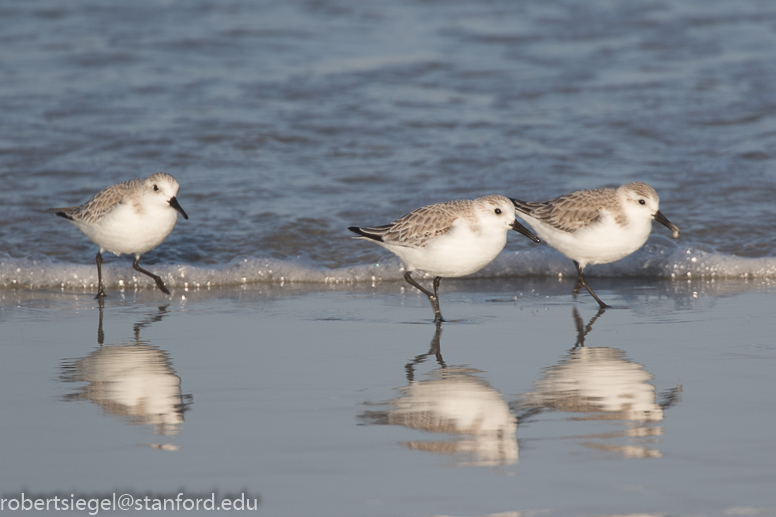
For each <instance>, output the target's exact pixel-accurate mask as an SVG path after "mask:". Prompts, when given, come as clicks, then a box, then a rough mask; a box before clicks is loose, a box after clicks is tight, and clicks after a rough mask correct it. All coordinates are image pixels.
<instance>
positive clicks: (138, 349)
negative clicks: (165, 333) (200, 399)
mask: <svg viewBox="0 0 776 517" xmlns="http://www.w3.org/2000/svg"><path fill="white" fill-rule="evenodd" d="M166 309H167V307H166V306H164V307H159V308H158V311H157V312H156V313H154V314H151V315H150V316H148V317H147V318H146V319H144V320H141V321H139V322H138V323H135V325H134V326H133V329H134V335H135V339H134V342H131V343H116V344H109V345H105V344H104V339H105V333H104V332H103V326H102V323H103V305H102V301H100V317H99V323H98V327H97V342H98V343H99V345H100V346H99V348H97V349H96V350H94V351H93V352H92V353H90V354H89V355H88V356H86V357H83V358H80V359H70V360H65V361H63V362H62V376H61V379H62V380H63V381H64V382H86V383H88V384H87V385H86V386H83V387H81V388H78V389H77V390H76V391H75V392H73V393H71V394H69V395H66V396H65V400H69V401H76V400H89V401H91V402H94V403H95V404H98V405H99V406H100V407H102V408H103V410H104V411H105V412H106V413H108V414H110V415H116V416H119V417H122V418H123V419H124V420H125V421H126V422H127V423H128V424H131V425H149V426H152V427H153V431H154V433H155V434H158V435H162V436H174V435H177V434H178V433H179V432H180V429H181V425H182V424H183V413H184V412H185V411H186V410H187V409H188V408H189V406H190V404H191V395H182V394H181V387H180V384H181V380H180V377H178V376H177V375H176V374H175V371H174V370H173V368H172V362H171V360H170V357H169V355H168V354H167V352H165V351H163V350H160V349H159V348H157V347H155V346H153V345H152V344H150V343H149V342H147V341H145V340H143V339H141V338H140V331H141V330H142V329H143V328H145V327H147V326H148V325H151V324H153V323H155V322H158V321H161V320H162V318H163V317H164V316H165V314H166ZM149 446H151V447H155V448H158V449H161V450H171V449H173V450H174V449H177V446H175V445H171V444H149Z"/></svg>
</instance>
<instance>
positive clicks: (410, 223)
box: [348, 195, 540, 323]
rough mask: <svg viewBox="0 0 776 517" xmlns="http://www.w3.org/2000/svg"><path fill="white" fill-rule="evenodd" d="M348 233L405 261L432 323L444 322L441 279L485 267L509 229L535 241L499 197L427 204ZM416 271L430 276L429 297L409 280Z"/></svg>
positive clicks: (406, 275)
mask: <svg viewBox="0 0 776 517" xmlns="http://www.w3.org/2000/svg"><path fill="white" fill-rule="evenodd" d="M348 229H349V230H350V231H352V232H355V233H357V234H358V235H360V237H356V238H357V239H363V240H368V241H372V242H376V243H377V244H379V245H380V246H382V247H384V248H386V249H387V250H389V251H391V252H392V253H394V254H396V255H397V256H398V257H399V258H400V259H401V260H402V262H404V266H405V269H406V272H405V273H404V279H405V280H406V281H407V282H409V283H410V285H412V286H414V287H416V288H418V289H419V290H420V291H421V292H422V293H423V294H425V295H426V296H428V299H429V301H430V302H431V307H432V308H433V309H434V322H435V323H440V322H442V321H444V319H443V318H442V314H441V312H440V310H439V282H440V281H441V279H442V277H446V278H448V277H450V278H455V277H460V276H465V275H469V274H471V273H474V272H476V271H479V270H480V269H482V268H483V267H485V266H486V265H488V264H489V263H490V262H491V261H492V260H493V259H494V258H496V255H498V254H499V253H500V252H501V250H503V249H504V245H505V244H506V242H507V232H508V231H509V230H510V229H512V230H516V231H518V232H520V233H522V234H523V235H525V236H527V237H529V238H530V239H532V240H534V241H536V242H540V241H539V239H538V238H537V237H536V236H535V235H534V234H533V233H531V232H530V231H529V230H528V229H527V228H526V227H525V226H523V225H521V224H520V223H519V222H517V220H516V219H515V209H514V205H513V204H512V201H511V200H510V199H509V198H507V197H504V196H498V195H490V196H484V197H481V198H477V199H475V200H469V199H460V200H457V201H448V202H446V203H437V204H435V205H428V206H424V207H422V208H418V209H417V210H414V211H412V212H410V213H409V214H407V215H405V216H403V217H401V218H399V219H397V220H395V221H393V222H392V223H389V224H386V225H384V226H375V227H363V228H360V227H357V226H351V227H349V228H348ZM416 270H421V271H425V272H427V273H430V274H432V275H434V283H433V285H434V292H433V293H432V292H431V291H429V290H427V289H425V288H423V287H421V286H420V284H418V283H417V282H416V281H415V279H413V278H412V275H411V273H412V272H413V271H416Z"/></svg>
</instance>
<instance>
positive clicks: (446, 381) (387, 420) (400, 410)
mask: <svg viewBox="0 0 776 517" xmlns="http://www.w3.org/2000/svg"><path fill="white" fill-rule="evenodd" d="M441 335H442V327H441V326H440V325H437V328H436V332H435V333H434V338H433V339H432V340H431V347H430V350H429V351H428V352H427V353H425V354H420V355H418V356H417V357H415V358H414V359H413V360H412V361H410V362H409V363H407V364H406V365H405V370H406V375H407V382H408V385H407V386H404V387H401V388H398V390H399V391H400V392H401V396H400V397H398V398H396V399H393V400H391V401H389V402H387V403H386V405H388V406H391V408H390V409H388V410H385V411H366V412H364V413H363V414H362V415H360V418H361V419H362V420H363V421H365V422H366V424H368V425H369V424H371V425H401V426H404V427H407V428H409V429H416V430H420V431H427V432H431V433H446V434H448V435H450V439H447V440H434V441H420V440H417V441H410V442H401V443H402V445H404V446H405V447H407V448H409V449H415V450H422V451H429V452H435V453H438V454H445V455H450V456H454V457H455V458H456V463H457V464H458V465H462V466H496V465H510V464H513V463H516V462H517V458H518V445H517V436H516V433H517V418H516V417H515V416H514V415H513V414H512V413H511V412H510V411H509V406H508V405H507V403H506V401H505V400H504V397H503V396H502V395H501V394H500V393H499V392H498V391H496V390H495V389H493V387H491V386H490V385H489V384H488V383H487V382H486V381H485V380H483V379H482V378H481V377H480V376H479V375H478V374H480V373H482V372H481V371H479V370H475V369H473V368H466V367H451V366H447V365H446V364H445V362H444V360H443V359H442V353H441V350H440V338H441ZM432 355H433V356H434V357H435V359H436V362H437V364H438V365H439V366H438V368H436V369H434V370H432V371H431V372H429V373H428V374H427V377H428V378H427V379H426V380H415V368H416V367H417V366H418V365H420V364H421V363H422V362H424V361H425V360H426V359H427V358H428V357H429V356H432Z"/></svg>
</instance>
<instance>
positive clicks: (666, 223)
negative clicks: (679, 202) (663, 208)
mask: <svg viewBox="0 0 776 517" xmlns="http://www.w3.org/2000/svg"><path fill="white" fill-rule="evenodd" d="M655 221H657V222H659V223H660V224H662V225H663V226H665V227H666V228H668V229H669V230H671V233H673V237H674V239H678V238H679V227H678V226H676V225H675V224H674V223H672V222H671V221H669V220H668V218H666V216H664V215H663V214H662V213H661V212H660V210H658V211H657V212H655Z"/></svg>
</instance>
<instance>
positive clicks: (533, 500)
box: [0, 280, 776, 517]
mask: <svg viewBox="0 0 776 517" xmlns="http://www.w3.org/2000/svg"><path fill="white" fill-rule="evenodd" d="M520 283H521V282H513V283H510V282H506V283H504V282H493V283H488V282H485V283H484V284H482V283H480V282H476V281H470V282H458V283H456V284H455V285H454V286H453V287H452V288H451V289H450V290H448V291H447V292H446V293H445V296H443V299H442V303H443V305H442V307H443V310H444V311H445V313H446V316H447V317H448V318H450V319H451V320H452V321H451V322H450V323H447V324H445V325H444V327H443V329H442V330H441V332H435V330H434V329H435V327H434V325H432V324H430V319H431V316H432V314H431V310H430V308H429V307H428V302H427V300H426V299H425V297H423V296H422V295H417V294H416V293H414V292H411V291H407V292H405V293H401V292H399V290H398V289H387V290H386V289H377V290H372V289H367V288H364V289H361V290H359V289H355V290H353V291H349V292H345V291H343V290H341V289H339V290H325V289H324V290H303V289H299V290H294V289H289V288H279V287H277V286H270V287H262V288H255V289H250V288H247V289H244V290H220V291H219V292H211V293H205V292H198V293H197V292H194V293H191V294H190V295H189V296H188V297H187V298H185V299H182V298H177V297H176V298H174V299H168V298H167V297H164V296H162V295H160V294H158V293H156V292H153V291H147V292H142V293H139V294H134V295H133V294H129V295H127V296H125V297H121V298H119V297H113V298H109V299H106V303H105V307H104V309H103V310H102V311H100V310H99V308H98V306H97V304H96V302H95V301H94V300H93V299H92V298H91V295H89V294H70V293H49V292H46V291H41V290H38V291H5V292H3V294H2V296H3V298H2V304H0V321H1V322H2V323H0V324H1V325H2V329H3V347H2V354H3V361H2V363H0V393H1V394H2V396H1V397H2V401H1V402H0V404H1V405H2V408H3V415H4V417H3V419H2V420H0V433H2V436H3V440H1V441H0V458H1V459H2V463H3V469H2V472H0V483H1V484H2V486H3V493H2V496H3V497H5V498H13V497H16V498H18V497H19V495H18V494H19V493H20V492H21V491H23V490H25V491H26V492H27V493H28V494H31V495H33V496H39V497H40V496H46V495H49V496H50V495H51V494H53V493H65V494H67V495H68V496H69V494H71V493H76V494H87V495H90V496H93V497H97V496H100V497H106V496H107V497H110V494H112V493H113V491H119V493H129V494H133V495H135V496H138V495H144V494H151V496H152V497H175V495H176V494H177V493H179V492H180V491H183V492H184V493H186V494H187V495H191V494H209V493H211V492H212V491H213V490H216V491H218V492H219V494H220V495H224V494H225V493H237V494H239V493H241V492H242V491H245V492H247V493H249V494H251V495H252V496H254V497H259V498H260V505H259V511H260V512H261V514H262V515H278V516H282V515H322V516H329V515H331V516H335V515H336V516H351V515H352V516H363V515H373V516H393V515H407V516H411V515H453V516H471V517H474V516H486V515H499V516H502V515H510V516H512V515H514V516H518V515H550V516H556V515H557V516H565V515H630V514H633V515H644V514H650V515H687V516H690V515H707V516H727V515H761V516H768V515H776V501H775V500H774V498H773V494H772V487H773V484H774V482H776V468H774V463H773V452H774V442H773V438H772V434H773V433H772V429H773V427H774V425H776V420H775V419H776V417H775V416H774V412H773V411H771V410H770V408H772V406H773V397H772V391H773V390H772V389H771V386H772V371H773V367H774V364H775V363H774V361H775V360H776V356H775V355H774V353H775V352H776V348H775V347H774V344H773V333H772V317H773V310H772V309H771V308H770V305H772V304H771V303H770V300H771V299H772V297H773V296H774V292H773V288H762V287H759V288H756V289H753V288H752V287H751V286H749V285H746V283H745V282H741V281H735V282H726V285H724V286H718V287H710V286H706V289H704V288H702V287H701V286H699V285H689V286H688V289H686V290H684V291H675V292H666V291H665V290H662V287H663V286H665V285H666V283H665V282H655V283H654V284H653V285H651V286H650V285H644V283H643V282H642V281H628V280H621V281H618V282H613V283H612V284H611V285H614V286H615V287H616V288H617V291H615V292H610V291H609V290H608V289H607V288H606V287H608V285H607V286H602V289H601V290H600V292H601V294H602V295H604V296H606V297H607V298H611V297H614V296H615V293H619V294H621V295H622V296H623V298H624V301H627V304H628V306H629V308H628V309H621V310H608V311H605V312H604V313H603V314H599V313H598V311H597V306H596V305H595V303H594V302H593V301H592V300H590V299H588V300H587V302H589V303H572V302H571V301H570V299H569V296H568V289H567V288H568V287H569V285H568V284H569V282H565V284H564V285H562V286H560V287H558V288H557V290H558V292H557V294H550V295H542V296H538V295H536V294H535V293H530V292H529V293H524V294H523V295H522V296H519V297H518V296H514V293H515V292H517V290H518V288H519V287H518V284H520ZM556 283H557V281H556ZM691 284H692V283H691ZM389 287H390V286H389ZM535 287H548V286H539V285H537V286H535ZM561 287H563V289H562V291H561ZM546 291H547V290H543V292H546ZM418 323H420V324H418ZM503 512H507V513H503ZM509 512H512V513H509Z"/></svg>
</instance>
